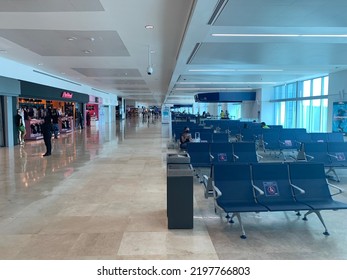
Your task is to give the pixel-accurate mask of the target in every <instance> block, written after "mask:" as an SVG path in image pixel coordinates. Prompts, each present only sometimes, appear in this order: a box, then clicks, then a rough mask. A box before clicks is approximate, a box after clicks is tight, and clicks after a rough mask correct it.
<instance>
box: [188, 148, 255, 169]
mask: <svg viewBox="0 0 347 280" xmlns="http://www.w3.org/2000/svg"><path fill="white" fill-rule="evenodd" d="M187 153H188V154H189V156H190V163H191V165H192V166H193V167H194V168H195V167H210V166H211V164H212V163H218V162H219V163H227V162H247V163H250V162H258V160H259V157H260V156H259V155H258V154H257V152H256V146H255V143H254V142H225V143H205V142H199V143H194V142H189V143H187Z"/></svg>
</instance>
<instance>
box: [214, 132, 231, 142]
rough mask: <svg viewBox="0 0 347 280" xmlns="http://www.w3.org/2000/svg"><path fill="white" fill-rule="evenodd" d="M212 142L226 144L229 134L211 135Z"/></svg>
mask: <svg viewBox="0 0 347 280" xmlns="http://www.w3.org/2000/svg"><path fill="white" fill-rule="evenodd" d="M212 142H214V143H228V142H229V134H228V133H225V132H220V133H213V134H212Z"/></svg>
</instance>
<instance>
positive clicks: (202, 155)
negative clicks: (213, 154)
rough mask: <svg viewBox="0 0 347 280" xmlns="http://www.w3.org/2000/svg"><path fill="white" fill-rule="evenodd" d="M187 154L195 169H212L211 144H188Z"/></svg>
mask: <svg viewBox="0 0 347 280" xmlns="http://www.w3.org/2000/svg"><path fill="white" fill-rule="evenodd" d="M187 153H188V154H189V156H190V163H191V165H192V166H193V167H194V168H195V167H210V165H211V161H210V144H209V143H203V142H200V143H195V142H189V143H187Z"/></svg>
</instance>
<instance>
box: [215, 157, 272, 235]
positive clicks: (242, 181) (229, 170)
mask: <svg viewBox="0 0 347 280" xmlns="http://www.w3.org/2000/svg"><path fill="white" fill-rule="evenodd" d="M213 169H214V171H213V173H214V178H213V180H214V190H215V209H216V210H217V209H218V210H219V211H223V212H225V213H226V214H227V216H226V218H227V219H230V221H229V222H233V220H232V218H233V217H235V216H236V217H237V219H238V221H239V223H240V226H241V231H242V235H241V238H246V233H245V231H244V228H243V224H242V220H241V214H240V213H242V212H264V211H268V209H267V208H266V207H264V206H263V205H260V204H259V203H257V202H256V201H255V197H254V188H253V186H252V182H251V173H250V167H249V165H248V164H216V165H213ZM231 213H233V214H232V216H231V217H230V214H231Z"/></svg>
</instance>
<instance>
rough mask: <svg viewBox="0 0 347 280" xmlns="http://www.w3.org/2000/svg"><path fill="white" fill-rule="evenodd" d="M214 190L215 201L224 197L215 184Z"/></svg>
mask: <svg viewBox="0 0 347 280" xmlns="http://www.w3.org/2000/svg"><path fill="white" fill-rule="evenodd" d="M213 189H214V194H215V199H217V198H218V197H221V196H222V192H221V191H220V189H218V188H217V187H216V186H215V185H214V184H213Z"/></svg>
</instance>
